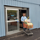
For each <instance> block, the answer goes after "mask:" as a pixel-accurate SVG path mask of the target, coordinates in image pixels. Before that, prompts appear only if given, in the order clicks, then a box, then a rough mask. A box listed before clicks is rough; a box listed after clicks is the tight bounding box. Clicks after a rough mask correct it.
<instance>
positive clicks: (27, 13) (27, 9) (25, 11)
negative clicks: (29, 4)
mask: <svg viewBox="0 0 40 40" xmlns="http://www.w3.org/2000/svg"><path fill="white" fill-rule="evenodd" d="M23 13H26V17H27V18H28V17H29V8H26V9H25V8H24V9H20V10H19V22H20V23H19V24H20V30H21V31H22V30H23V26H22V22H21V17H22V16H23Z"/></svg>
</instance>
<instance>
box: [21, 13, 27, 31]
mask: <svg viewBox="0 0 40 40" xmlns="http://www.w3.org/2000/svg"><path fill="white" fill-rule="evenodd" d="M25 19H27V17H26V13H23V16H22V17H21V21H22V26H23V22H24V20H25ZM23 30H24V31H25V30H26V28H24V27H23Z"/></svg>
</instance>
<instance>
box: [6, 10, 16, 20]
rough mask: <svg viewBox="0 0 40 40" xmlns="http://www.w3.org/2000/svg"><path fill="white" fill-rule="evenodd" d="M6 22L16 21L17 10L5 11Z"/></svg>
mask: <svg viewBox="0 0 40 40" xmlns="http://www.w3.org/2000/svg"><path fill="white" fill-rule="evenodd" d="M7 19H8V20H17V10H7Z"/></svg>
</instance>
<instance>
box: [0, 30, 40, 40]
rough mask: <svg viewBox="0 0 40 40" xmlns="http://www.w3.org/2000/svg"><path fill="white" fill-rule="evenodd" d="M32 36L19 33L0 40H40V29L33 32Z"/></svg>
mask: <svg viewBox="0 0 40 40" xmlns="http://www.w3.org/2000/svg"><path fill="white" fill-rule="evenodd" d="M32 32H33V33H34V34H33V35H32V36H27V35H26V34H25V33H23V32H21V33H17V34H13V35H10V36H5V37H1V38H0V40H40V29H34V30H32Z"/></svg>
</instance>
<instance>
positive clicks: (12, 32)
mask: <svg viewBox="0 0 40 40" xmlns="http://www.w3.org/2000/svg"><path fill="white" fill-rule="evenodd" d="M5 10H6V12H5V13H6V16H5V19H6V20H5V21H6V25H5V26H6V35H11V34H14V33H18V32H20V29H19V25H18V30H15V31H10V32H8V26H7V24H8V22H15V21H14V20H12V21H7V10H17V11H18V13H17V15H18V17H19V8H14V7H13V8H12V7H5ZM16 21H19V18H18V20H16ZM18 24H19V22H18Z"/></svg>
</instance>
